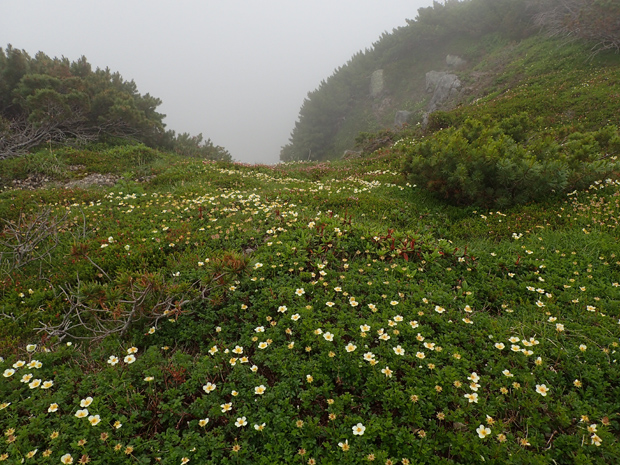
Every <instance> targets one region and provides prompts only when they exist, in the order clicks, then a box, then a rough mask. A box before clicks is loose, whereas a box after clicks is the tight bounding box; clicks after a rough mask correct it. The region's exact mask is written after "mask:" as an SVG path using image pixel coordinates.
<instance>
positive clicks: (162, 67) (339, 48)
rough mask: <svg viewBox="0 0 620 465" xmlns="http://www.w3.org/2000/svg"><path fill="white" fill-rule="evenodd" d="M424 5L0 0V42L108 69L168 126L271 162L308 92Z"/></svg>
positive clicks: (320, 0)
mask: <svg viewBox="0 0 620 465" xmlns="http://www.w3.org/2000/svg"><path fill="white" fill-rule="evenodd" d="M431 4H432V0H387V1H386V0H331V1H330V0H312V1H309V0H308V1H300V0H262V1H259V0H177V1H174V2H172V1H163V0H149V1H144V0H106V1H100V2H95V1H87V0H54V1H49V0H19V1H8V0H7V1H4V2H3V3H2V14H1V16H0V46H1V47H5V46H6V45H7V44H9V43H10V44H12V45H13V47H15V48H18V49H24V50H26V51H27V52H28V53H29V54H30V55H31V56H34V55H35V54H36V53H37V52H38V51H42V52H44V53H46V54H47V55H49V56H51V57H55V56H56V57H61V56H64V57H67V58H69V59H70V60H72V61H73V60H76V59H78V58H79V57H80V56H82V55H84V56H86V58H87V59H88V61H89V62H90V63H91V65H92V66H93V68H95V67H99V68H105V67H109V68H110V69H111V70H112V71H118V72H119V73H120V74H121V75H122V76H123V78H124V79H126V80H132V79H133V80H134V81H135V82H136V84H137V85H138V90H139V92H140V93H142V94H145V93H150V94H151V95H153V96H155V97H158V98H160V99H161V100H162V101H163V103H162V105H161V106H160V107H159V108H158V110H159V111H160V112H161V113H164V114H166V118H165V119H164V122H165V123H166V127H167V129H174V130H175V131H177V132H189V133H191V134H192V135H195V134H198V133H202V134H203V136H204V138H205V139H207V138H210V139H211V140H212V141H213V143H215V144H216V145H221V146H223V147H225V148H226V149H228V150H229V151H230V153H231V155H232V156H233V158H234V159H235V160H237V161H241V162H245V163H276V162H277V161H278V159H279V153H280V147H282V146H283V145H285V144H286V143H287V142H288V138H289V135H290V132H291V130H292V129H293V127H294V124H295V121H296V120H297V116H298V112H299V108H300V107H301V104H302V103H303V100H304V98H305V97H306V96H307V93H308V92H309V91H311V90H313V89H315V88H316V87H317V86H318V85H319V84H320V82H321V80H322V79H325V78H327V77H328V76H329V75H331V74H332V73H333V71H334V69H335V68H337V67H338V66H340V65H342V64H344V63H345V62H346V61H347V60H349V58H351V56H352V55H354V54H355V53H356V52H358V51H359V50H363V49H365V48H370V47H371V46H372V44H373V42H376V41H377V39H378V38H379V37H380V35H381V34H382V33H383V32H384V31H388V32H391V31H392V29H393V28H396V27H399V26H404V25H405V24H406V22H405V19H406V18H410V19H413V18H415V17H416V14H417V10H418V8H420V7H423V6H430V5H431Z"/></svg>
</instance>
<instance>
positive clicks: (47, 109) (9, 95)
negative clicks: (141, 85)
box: [0, 45, 230, 160]
mask: <svg viewBox="0 0 620 465" xmlns="http://www.w3.org/2000/svg"><path fill="white" fill-rule="evenodd" d="M161 103H162V102H161V100H160V99H158V98H156V97H153V96H152V95H150V94H148V93H147V94H141V93H139V92H138V87H137V85H136V83H135V82H134V81H127V80H125V79H123V77H122V76H121V75H120V73H118V72H112V71H110V69H108V68H106V69H99V68H97V69H95V70H93V68H92V66H91V65H90V63H89V62H88V61H87V59H86V57H84V56H82V57H81V58H79V59H78V60H77V61H74V62H71V61H70V60H69V59H67V58H64V57H63V58H50V57H49V56H47V55H46V54H45V53H43V52H38V53H37V54H36V55H35V56H34V57H31V56H30V55H29V54H28V53H27V52H26V51H24V50H19V49H17V48H13V47H12V46H11V45H9V46H7V47H6V49H4V50H3V49H1V48H0V158H8V157H12V156H19V155H23V154H25V153H27V152H28V151H29V150H30V149H32V148H34V147H37V146H39V145H41V144H44V143H63V144H75V143H80V142H88V141H94V140H99V139H102V138H108V139H109V138H110V137H114V138H119V137H120V138H122V139H127V140H131V141H134V142H142V143H144V144H146V145H148V146H151V147H159V148H163V149H174V150H175V151H178V152H179V153H183V154H185V155H190V156H198V157H202V158H210V159H220V160H221V159H223V160H230V154H229V153H228V152H227V151H226V150H225V149H223V148H222V147H219V146H215V145H214V144H213V143H212V142H211V141H210V140H207V141H203V139H202V134H201V135H198V136H190V135H189V134H187V133H185V134H180V135H176V134H175V133H174V131H166V130H165V124H164V123H163V119H164V117H165V115H164V114H162V113H159V112H158V111H157V107H158V106H159V105H161Z"/></svg>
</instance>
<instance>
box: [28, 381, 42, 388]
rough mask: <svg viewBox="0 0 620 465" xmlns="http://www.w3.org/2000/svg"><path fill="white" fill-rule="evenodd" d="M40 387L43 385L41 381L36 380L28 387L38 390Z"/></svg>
mask: <svg viewBox="0 0 620 465" xmlns="http://www.w3.org/2000/svg"><path fill="white" fill-rule="evenodd" d="M40 385H41V380H40V379H35V380H32V381H31V382H30V383H28V387H29V388H30V389H35V388H38V387H39V386H40Z"/></svg>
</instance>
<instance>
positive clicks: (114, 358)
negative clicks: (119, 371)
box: [108, 355, 118, 366]
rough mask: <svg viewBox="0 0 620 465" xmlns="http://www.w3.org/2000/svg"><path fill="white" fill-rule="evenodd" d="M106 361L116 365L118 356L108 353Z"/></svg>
mask: <svg viewBox="0 0 620 465" xmlns="http://www.w3.org/2000/svg"><path fill="white" fill-rule="evenodd" d="M108 363H109V364H110V365H112V366H114V365H116V364H117V363H118V357H116V356H115V355H110V358H108Z"/></svg>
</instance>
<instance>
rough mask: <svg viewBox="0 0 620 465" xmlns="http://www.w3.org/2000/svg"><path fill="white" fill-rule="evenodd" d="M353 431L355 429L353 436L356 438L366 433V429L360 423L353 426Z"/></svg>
mask: <svg viewBox="0 0 620 465" xmlns="http://www.w3.org/2000/svg"><path fill="white" fill-rule="evenodd" d="M352 429H353V435H355V436H362V435H363V434H364V431H366V427H365V426H364V425H362V424H361V423H358V424H357V425H355V426H353V427H352Z"/></svg>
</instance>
